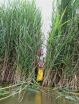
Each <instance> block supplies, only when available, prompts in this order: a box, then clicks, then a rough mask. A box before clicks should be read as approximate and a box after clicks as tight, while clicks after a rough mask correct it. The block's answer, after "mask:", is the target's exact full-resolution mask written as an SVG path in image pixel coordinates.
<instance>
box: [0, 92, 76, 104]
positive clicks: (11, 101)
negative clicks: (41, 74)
mask: <svg viewBox="0 0 79 104" xmlns="http://www.w3.org/2000/svg"><path fill="white" fill-rule="evenodd" d="M57 96H58V95H57V93H56V91H48V90H43V91H42V92H41V91H36V92H33V91H27V92H26V93H25V92H23V93H22V94H21V95H20V96H19V95H16V96H13V97H10V98H8V99H6V100H3V101H0V104H74V103H73V102H71V101H68V100H66V99H64V98H63V97H61V98H58V99H56V98H57ZM22 97H23V100H22V101H21V98H22Z"/></svg>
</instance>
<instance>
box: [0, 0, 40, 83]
mask: <svg viewBox="0 0 79 104" xmlns="http://www.w3.org/2000/svg"><path fill="white" fill-rule="evenodd" d="M41 34H42V33H41V13H40V11H39V10H38V9H37V8H36V5H35V2H34V1H32V2H28V1H22V0H18V1H14V2H10V3H9V4H8V5H7V6H6V5H4V6H2V7H0V80H1V81H2V82H13V81H14V80H15V81H16V80H17V81H18V80H23V79H26V78H27V77H28V76H29V72H32V70H33V62H34V61H35V59H36V52H37V50H38V49H39V48H40V47H41V44H42V40H41Z"/></svg>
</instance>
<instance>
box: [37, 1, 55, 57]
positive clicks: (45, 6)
mask: <svg viewBox="0 0 79 104" xmlns="http://www.w3.org/2000/svg"><path fill="white" fill-rule="evenodd" d="M52 2H53V0H36V5H37V7H39V9H40V10H41V13H42V22H43V25H42V32H43V34H44V42H43V47H44V56H45V55H46V45H47V39H48V33H49V31H50V26H51V17H52Z"/></svg>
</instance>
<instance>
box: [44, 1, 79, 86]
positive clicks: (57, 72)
mask: <svg viewBox="0 0 79 104" xmlns="http://www.w3.org/2000/svg"><path fill="white" fill-rule="evenodd" d="M78 3H79V2H78V1H74V0H61V1H60V0H57V3H56V7H57V8H55V9H53V14H52V27H51V32H50V33H49V39H48V46H47V58H46V69H47V74H46V76H48V78H47V80H48V82H49V83H48V85H51V86H53V85H60V86H68V87H69V86H72V87H74V86H75V84H76V87H78V86H79V84H78V76H79V32H78V31H79V27H78V17H77V15H76V9H77V4H78Z"/></svg>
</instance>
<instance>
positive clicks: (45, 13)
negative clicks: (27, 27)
mask: <svg viewBox="0 0 79 104" xmlns="http://www.w3.org/2000/svg"><path fill="white" fill-rule="evenodd" d="M7 1H8V0H0V5H1V4H2V3H4V2H5V3H7ZM30 1H31V0H30ZM52 1H53V0H36V6H37V7H38V8H39V9H40V10H41V14H42V23H43V25H42V33H43V34H44V35H43V36H44V42H43V44H44V45H43V47H44V54H46V44H47V38H48V33H49V31H50V26H51V15H52Z"/></svg>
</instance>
